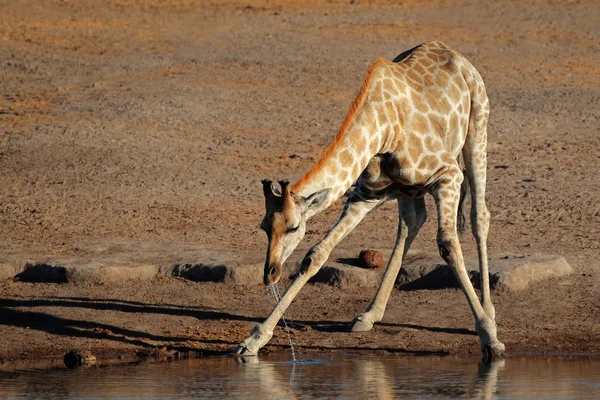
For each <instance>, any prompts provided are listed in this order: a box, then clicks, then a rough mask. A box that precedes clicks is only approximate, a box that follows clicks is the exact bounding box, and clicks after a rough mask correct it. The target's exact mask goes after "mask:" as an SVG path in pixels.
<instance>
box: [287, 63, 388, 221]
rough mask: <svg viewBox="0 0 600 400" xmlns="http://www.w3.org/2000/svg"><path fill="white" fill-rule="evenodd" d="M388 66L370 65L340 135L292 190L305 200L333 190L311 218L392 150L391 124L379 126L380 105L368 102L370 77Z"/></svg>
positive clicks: (311, 214) (381, 117)
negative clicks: (370, 165) (371, 164)
mask: <svg viewBox="0 0 600 400" xmlns="http://www.w3.org/2000/svg"><path fill="white" fill-rule="evenodd" d="M386 63H389V61H387V60H383V59H381V60H378V61H376V62H375V63H374V64H373V65H372V66H371V69H370V70H369V74H368V75H367V78H366V79H365V82H364V83H363V86H362V88H361V92H360V94H359V96H358V97H357V98H356V100H355V101H354V104H353V105H352V107H351V108H350V112H349V113H348V115H347V116H346V119H345V120H344V122H343V123H342V127H341V128H340V131H339V133H338V134H337V135H336V137H335V139H334V140H333V142H332V143H331V144H330V145H329V147H328V148H327V150H325V152H324V153H323V155H322V156H321V159H320V160H319V161H318V162H317V163H316V164H315V165H313V167H312V168H311V169H310V171H308V172H307V173H306V174H305V175H304V176H303V177H302V178H301V179H300V180H299V181H298V182H296V183H295V184H294V185H293V187H292V191H293V192H295V193H298V194H300V195H301V196H304V197H307V196H309V195H311V194H313V193H316V192H318V191H320V190H322V189H327V188H329V189H331V192H330V194H329V197H328V198H327V200H326V201H325V202H324V203H323V205H322V206H321V207H320V208H319V209H318V210H316V211H313V212H310V214H309V215H308V217H309V218H310V217H311V216H313V215H315V214H317V213H319V212H321V211H323V210H325V209H326V208H328V207H329V206H330V205H331V204H333V203H334V202H335V201H336V200H338V199H339V198H340V197H342V195H343V194H344V193H346V191H347V190H348V189H349V188H350V186H352V184H353V183H354V182H356V180H357V179H358V177H359V176H360V174H361V173H362V171H363V170H364V169H365V168H366V166H367V164H368V163H369V161H370V160H371V159H372V158H373V156H375V155H376V154H377V153H380V152H382V151H384V149H385V148H387V147H389V143H390V136H391V129H390V126H389V124H381V123H380V121H383V120H384V119H385V118H383V115H382V110H381V105H380V103H378V102H373V101H368V97H369V92H370V90H369V83H370V81H371V77H372V75H373V73H374V71H375V70H376V68H377V67H378V66H380V65H382V64H386ZM365 100H367V101H365Z"/></svg>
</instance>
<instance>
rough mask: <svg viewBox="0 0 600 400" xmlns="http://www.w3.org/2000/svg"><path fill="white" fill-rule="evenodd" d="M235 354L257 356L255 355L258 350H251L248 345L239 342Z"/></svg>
mask: <svg viewBox="0 0 600 400" xmlns="http://www.w3.org/2000/svg"><path fill="white" fill-rule="evenodd" d="M235 355H236V356H242V357H246V356H255V355H257V352H253V351H251V350H250V349H248V347H246V346H244V345H243V344H242V343H240V344H238V346H237V348H236V349H235Z"/></svg>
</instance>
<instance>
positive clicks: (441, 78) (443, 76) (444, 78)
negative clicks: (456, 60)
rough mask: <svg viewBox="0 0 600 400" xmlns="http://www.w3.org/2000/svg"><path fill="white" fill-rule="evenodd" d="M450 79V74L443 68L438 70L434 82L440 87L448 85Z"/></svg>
mask: <svg viewBox="0 0 600 400" xmlns="http://www.w3.org/2000/svg"><path fill="white" fill-rule="evenodd" d="M449 81H450V75H449V74H448V73H447V72H446V71H444V70H443V69H440V70H438V72H437V74H436V76H435V84H436V85H437V86H438V87H440V88H446V87H448V83H449Z"/></svg>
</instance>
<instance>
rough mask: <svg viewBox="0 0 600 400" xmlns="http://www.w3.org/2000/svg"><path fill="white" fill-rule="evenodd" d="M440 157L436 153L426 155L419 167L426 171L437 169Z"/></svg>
mask: <svg viewBox="0 0 600 400" xmlns="http://www.w3.org/2000/svg"><path fill="white" fill-rule="evenodd" d="M439 165H440V159H439V158H438V157H437V156H434V155H426V156H423V157H422V158H421V160H420V161H419V169H422V170H426V171H435V170H437V169H438V168H439Z"/></svg>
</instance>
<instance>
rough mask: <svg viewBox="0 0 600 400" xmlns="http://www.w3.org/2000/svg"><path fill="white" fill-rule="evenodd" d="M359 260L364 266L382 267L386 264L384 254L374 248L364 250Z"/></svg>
mask: <svg viewBox="0 0 600 400" xmlns="http://www.w3.org/2000/svg"><path fill="white" fill-rule="evenodd" d="M358 261H359V264H360V266H361V267H363V268H382V267H383V264H384V263H383V254H381V253H380V252H379V251H377V250H373V249H365V250H362V251H361V252H360V256H359V257H358Z"/></svg>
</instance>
